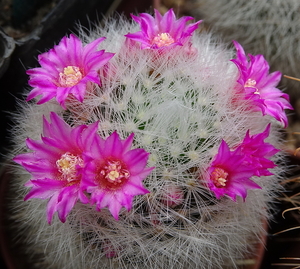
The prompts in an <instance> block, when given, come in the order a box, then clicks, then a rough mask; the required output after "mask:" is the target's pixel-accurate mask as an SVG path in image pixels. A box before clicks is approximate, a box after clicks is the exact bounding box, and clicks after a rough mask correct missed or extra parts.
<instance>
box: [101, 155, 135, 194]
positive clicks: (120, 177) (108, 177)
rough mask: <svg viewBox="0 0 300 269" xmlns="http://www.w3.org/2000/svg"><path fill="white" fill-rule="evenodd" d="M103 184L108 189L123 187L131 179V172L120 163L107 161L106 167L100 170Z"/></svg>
mask: <svg viewBox="0 0 300 269" xmlns="http://www.w3.org/2000/svg"><path fill="white" fill-rule="evenodd" d="M100 176H101V178H102V180H101V183H102V184H104V185H105V186H106V187H108V188H112V189H114V188H116V187H119V186H120V185H122V183H124V182H125V181H126V180H127V179H128V178H129V177H130V173H129V171H128V170H127V169H126V168H125V167H124V166H123V165H122V164H121V162H120V161H110V160H109V161H107V163H106V165H105V166H104V167H103V168H102V169H101V170H100Z"/></svg>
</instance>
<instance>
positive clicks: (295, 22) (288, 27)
mask: <svg viewBox="0 0 300 269" xmlns="http://www.w3.org/2000/svg"><path fill="white" fill-rule="evenodd" d="M186 5H187V7H189V8H188V9H189V12H191V14H192V15H194V16H195V17H196V18H197V19H199V18H201V19H204V22H205V23H207V25H208V26H209V27H210V28H213V29H214V31H215V32H219V33H221V34H222V37H224V40H226V41H228V42H232V40H237V41H238V42H239V43H240V44H241V45H242V46H243V47H244V49H245V50H246V53H251V54H263V55H264V56H265V57H266V59H267V60H268V61H269V63H270V65H271V68H272V70H273V71H275V70H279V71H281V72H282V73H283V74H285V75H289V76H294V77H297V78H299V69H300V65H299V63H300V39H299V32H300V15H299V10H300V1H299V0H271V1H267V0H214V1H209V0H187V2H186ZM282 82H283V85H284V86H285V87H286V88H287V91H288V92H289V93H290V94H292V95H295V97H298V96H299V82H295V81H292V80H290V79H283V81H282Z"/></svg>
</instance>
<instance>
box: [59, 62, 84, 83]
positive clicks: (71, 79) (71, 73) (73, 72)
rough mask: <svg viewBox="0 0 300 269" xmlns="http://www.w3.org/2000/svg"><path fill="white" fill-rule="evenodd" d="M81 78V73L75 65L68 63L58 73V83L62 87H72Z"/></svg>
mask: <svg viewBox="0 0 300 269" xmlns="http://www.w3.org/2000/svg"><path fill="white" fill-rule="evenodd" d="M81 79H82V73H81V71H80V69H79V67H77V66H72V65H69V66H67V67H65V68H64V71H63V72H60V73H59V84H60V85H61V86H62V87H72V86H74V85H76V84H77V83H78V82H79V81H80V80H81Z"/></svg>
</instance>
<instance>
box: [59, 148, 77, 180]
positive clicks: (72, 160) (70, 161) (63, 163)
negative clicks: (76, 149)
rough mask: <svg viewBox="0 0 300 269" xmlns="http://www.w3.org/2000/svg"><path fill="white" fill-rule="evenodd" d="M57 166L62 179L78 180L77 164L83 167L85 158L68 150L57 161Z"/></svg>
mask: <svg viewBox="0 0 300 269" xmlns="http://www.w3.org/2000/svg"><path fill="white" fill-rule="evenodd" d="M56 166H57V168H58V171H59V172H60V173H61V179H62V180H67V181H68V182H71V181H74V180H77V166H80V167H82V166H83V160H82V159H81V157H79V156H76V155H73V154H71V153H69V152H67V153H65V154H63V155H62V156H61V157H60V159H59V160H57V161H56Z"/></svg>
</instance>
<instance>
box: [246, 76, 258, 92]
mask: <svg viewBox="0 0 300 269" xmlns="http://www.w3.org/2000/svg"><path fill="white" fill-rule="evenodd" d="M255 85H256V80H254V79H251V78H249V79H248V80H247V81H246V83H245V85H244V87H245V88H248V87H249V88H254V89H255V92H254V93H253V94H258V95H260V92H259V91H258V89H257V88H256V87H255Z"/></svg>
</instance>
